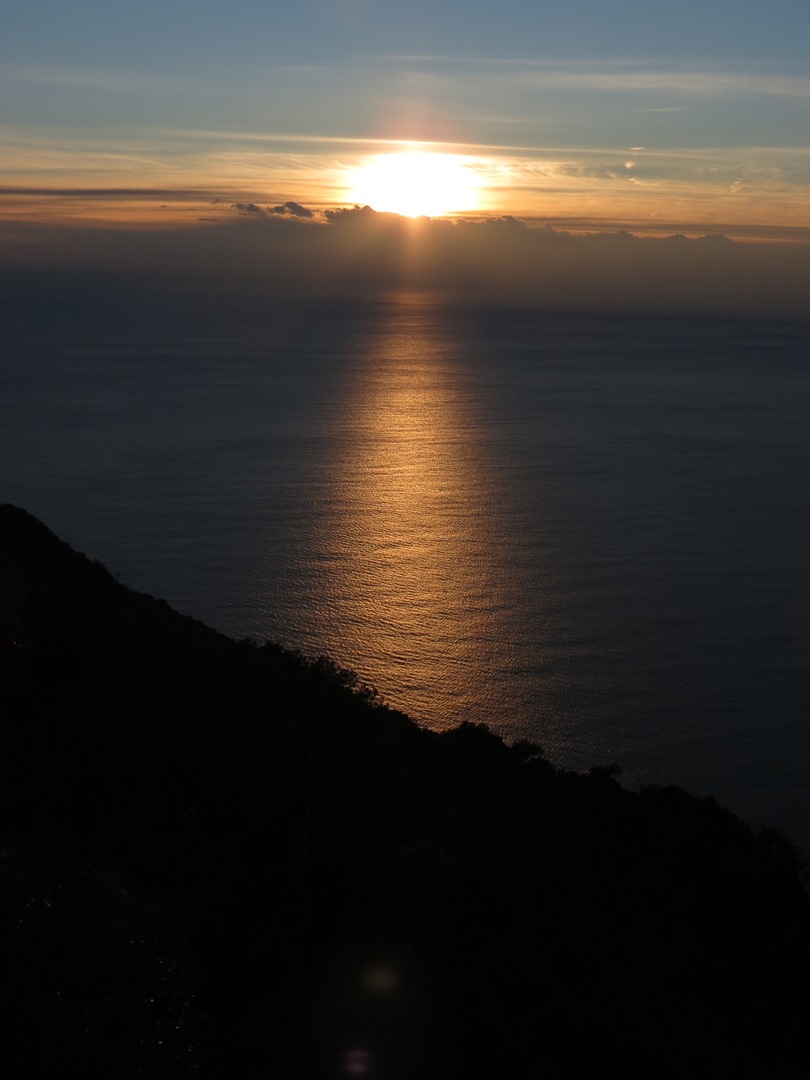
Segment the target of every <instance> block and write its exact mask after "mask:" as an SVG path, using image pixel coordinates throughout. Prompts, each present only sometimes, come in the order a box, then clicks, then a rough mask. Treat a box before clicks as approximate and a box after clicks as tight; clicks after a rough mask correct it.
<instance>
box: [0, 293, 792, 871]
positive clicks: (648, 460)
mask: <svg viewBox="0 0 810 1080" xmlns="http://www.w3.org/2000/svg"><path fill="white" fill-rule="evenodd" d="M6 286H7V287H6V288H5V290H4V291H5V296H6V303H5V304H4V314H3V320H2V321H3V326H2V330H1V331H0V334H2V363H1V364H0V501H3V502H10V503H14V504H17V505H20V506H23V507H25V508H26V509H27V510H29V511H31V512H32V513H34V514H35V515H37V516H38V517H40V518H41V519H42V520H43V521H44V522H45V523H46V524H47V525H48V526H49V527H50V528H52V529H53V530H54V531H55V532H56V533H57V534H58V535H60V536H61V537H62V538H63V539H65V540H67V541H68V542H69V543H70V544H71V545H72V546H73V547H75V548H77V549H79V550H82V551H84V552H86V553H87V554H88V555H90V556H91V557H93V558H96V559H100V560H101V561H103V562H104V563H105V565H106V566H107V567H108V568H109V569H110V571H111V572H112V573H113V574H115V575H116V576H117V577H118V578H119V580H120V581H122V582H123V583H125V584H126V585H128V586H131V587H132V588H134V589H137V590H140V591H144V592H148V593H151V594H153V595H155V596H158V597H163V598H165V599H166V600H167V601H168V602H169V603H170V604H172V605H173V606H174V607H176V608H177V609H179V610H180V611H182V612H184V613H186V614H189V615H193V616H195V617H197V618H199V619H202V620H204V621H205V622H207V623H208V624H210V625H211V626H213V627H216V628H217V629H219V630H221V631H224V632H225V633H227V634H229V635H232V636H233V637H235V638H243V637H251V638H254V639H256V640H258V641H263V640H265V639H273V640H277V641H280V642H282V643H283V644H285V645H287V646H290V647H294V648H296V649H300V650H301V651H303V652H304V653H306V654H309V655H317V654H327V655H329V656H331V657H332V658H333V659H334V660H336V661H337V662H338V663H339V664H341V665H342V666H345V667H348V668H351V669H353V670H354V671H356V672H357V673H358V675H359V676H360V678H361V679H362V680H363V681H364V682H366V683H368V684H370V685H373V686H374V687H376V688H377V689H378V691H379V693H380V694H381V695H382V697H383V698H384V700H385V701H386V702H388V703H389V704H390V705H391V706H393V707H395V708H398V709H402V710H404V711H406V712H407V713H408V714H409V715H411V716H412V717H413V718H414V719H415V720H416V721H417V722H419V723H420V724H424V725H427V726H429V727H432V728H446V727H448V726H450V725H453V724H456V723H458V722H460V721H463V720H469V721H475V722H481V723H485V724H487V725H489V726H490V727H491V728H492V729H493V730H494V731H496V732H498V733H499V734H500V735H502V736H503V737H504V738H506V739H508V740H514V739H518V738H522V739H529V740H531V741H533V742H535V743H537V744H539V745H540V746H541V747H542V748H543V749H544V751H545V753H546V754H547V755H548V756H549V757H550V758H551V760H552V761H554V762H555V763H556V764H558V765H559V766H561V767H564V768H569V769H577V770H584V769H588V768H590V767H592V766H606V765H609V764H613V763H615V764H616V765H617V766H618V767H619V768H620V769H621V775H620V779H621V782H622V783H625V784H626V785H628V786H629V787H634V788H638V787H640V786H642V785H645V784H677V785H680V786H683V787H685V788H687V789H688V790H689V791H691V792H692V793H694V794H696V795H700V796H711V797H713V798H715V799H717V800H718V801H719V802H721V803H722V804H724V805H726V806H728V807H729V808H730V809H732V810H734V811H735V812H736V813H738V814H740V815H741V816H742V817H743V818H744V819H745V820H747V821H748V822H750V823H751V824H752V825H753V826H755V827H759V826H766V827H769V828H778V829H781V830H783V831H785V832H786V833H787V834H788V836H789V837H791V838H792V839H793V840H794V841H795V842H797V843H798V844H799V845H800V846H802V847H803V848H805V849H806V850H808V851H810V544H809V543H808V541H809V540H810V484H809V483H808V471H809V470H808V466H809V465H810V422H809V421H810V323H808V322H804V323H802V322H793V323H791V322H785V321H763V320H751V319H745V318H742V317H741V318H734V319H731V318H708V317H706V318H688V317H676V316H673V315H671V314H669V315H666V314H664V315H654V314H646V315H631V314H627V313H622V314H618V313H613V314H611V313H605V314H599V313H577V312H550V311H544V310H542V309H528V308H509V307H504V306H498V307H495V306H493V307H486V306H482V305H476V306H465V305H464V304H459V303H454V304H449V303H442V302H440V301H437V300H433V299H431V298H426V297H417V296H408V295H403V296H397V295H394V296H389V297H386V298H383V299H381V298H379V297H377V298H369V299H364V300H358V301H351V302H349V301H341V302H337V301H324V300H301V299H298V300H296V299H293V300H291V299H280V298H273V297H272V296H265V295H260V294H255V293H253V294H249V295H248V294H244V295H243V294H237V293H235V292H232V293H231V294H229V295H217V294H214V293H211V294H207V295H206V296H204V297H200V296H195V295H194V293H193V292H192V291H189V290H185V291H184V290H182V289H180V288H179V287H178V288H176V289H172V288H171V287H168V286H165V285H163V284H161V285H160V287H158V285H157V284H156V283H154V282H152V283H146V282H144V281H134V282H133V281H121V280H106V281H101V280H96V281H93V280H91V279H87V278H81V279H79V280H78V283H77V280H74V279H68V278H64V279H58V280H56V279H48V280H42V279H40V278H37V277H36V275H33V276H31V277H29V278H26V279H25V280H24V281H23V282H22V283H19V282H17V283H16V284H13V285H12V286H10V287H9V286H8V282H6ZM481 797H482V798H486V793H485V792H482V795H481Z"/></svg>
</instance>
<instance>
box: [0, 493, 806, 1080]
mask: <svg viewBox="0 0 810 1080" xmlns="http://www.w3.org/2000/svg"><path fill="white" fill-rule="evenodd" d="M0 657H2V660H1V661H0V662H1V663H2V684H0V721H1V722H2V755H0V814H1V815H2V817H1V818H0V870H1V871H2V881H0V935H1V940H0V948H1V949H2V957H3V975H2V993H3V999H2V1007H3V1013H4V1015H5V1017H6V1020H7V1030H8V1031H10V1032H11V1033H12V1035H11V1036H10V1037H7V1038H6V1039H5V1040H4V1046H3V1053H2V1058H0V1061H2V1065H3V1071H4V1074H5V1075H6V1076H8V1077H9V1078H19V1080H23V1078H25V1080H27V1078H31V1080H33V1078H45V1077H47V1078H48V1080H54V1078H61V1077H63V1076H64V1077H68V1076H70V1077H82V1078H96V1077H98V1078H99V1080H100V1078H104V1080H118V1078H121V1080H124V1078H126V1080H133V1078H136V1077H142V1078H167V1080H174V1078H180V1077H184V1078H188V1077H200V1078H203V1077H205V1078H208V1077H210V1078H217V1080H219V1078H222V1080H225V1078H227V1080H234V1078H238V1080H253V1078H254V1077H255V1078H259V1077H261V1078H262V1080H267V1078H273V1077H278V1078H279V1080H288V1078H305V1080H309V1078H314V1080H320V1078H332V1077H346V1076H368V1077H373V1078H375V1080H417V1078H419V1080H422V1078H425V1080H427V1078H432V1077H435V1078H441V1080H456V1078H457V1080H475V1078H477V1077H482V1078H483V1077H487V1078H488V1080H490V1078H499V1077H504V1078H510V1080H523V1078H528V1077H533V1076H537V1077H544V1078H547V1080H556V1078H569V1077H571V1078H574V1077H586V1076H593V1075H597V1074H598V1073H601V1072H604V1071H609V1070H610V1069H611V1068H615V1069H617V1070H618V1071H619V1072H620V1073H621V1074H622V1075H623V1076H624V1077H642V1076H643V1077H654V1078H656V1080H665V1078H672V1080H676V1078H677V1080H685V1078H692V1077H712V1078H713V1080H722V1078H726V1077H729V1078H730V1077H739V1078H759V1077H762V1078H765V1077H768V1078H769V1080H773V1078H779V1080H785V1078H790V1077H797V1078H798V1077H802V1078H804V1077H806V1076H808V1075H810V1045H808V1040H807V1018H808V1016H810V989H808V979H807V972H808V970H810V901H809V900H808V896H807V894H806V892H805V890H804V888H803V885H802V877H801V873H802V864H801V860H800V858H799V856H798V854H797V853H796V851H795V850H794V849H793V848H792V846H791V844H790V843H789V842H788V841H787V840H786V839H785V838H784V837H782V836H781V835H779V834H776V833H772V832H763V833H758V834H755V833H753V832H752V831H751V829H750V828H749V827H748V826H747V825H745V824H744V823H743V822H741V821H740V820H739V819H738V818H736V817H735V816H734V815H733V814H731V813H729V812H728V811H726V810H724V809H722V808H721V807H720V806H718V805H717V804H716V803H715V802H714V801H713V800H711V799H696V798H693V797H692V796H690V795H688V794H686V793H685V792H683V791H681V790H679V789H676V788H647V789H644V790H642V791H641V792H631V791H627V790H625V789H624V788H623V787H621V785H620V784H619V783H617V781H616V780H615V778H614V777H613V776H611V775H610V773H609V772H608V771H605V770H598V769H594V770H592V771H591V772H590V773H589V774H587V775H579V774H574V773H567V772H563V771H561V770H559V769H556V768H555V767H554V766H552V765H551V764H550V763H549V762H548V761H547V760H546V759H545V758H544V757H543V754H542V752H541V751H540V749H539V748H538V747H536V746H532V745H530V744H527V743H519V744H516V745H513V746H507V745H506V744H504V743H503V742H502V741H501V740H500V739H499V738H498V737H497V736H495V735H494V734H492V733H491V732H490V731H488V730H487V729H486V728H484V727H481V726H477V725H473V724H464V725H462V726H461V727H459V728H456V729H454V730H452V731H448V732H446V733H442V734H437V733H434V732H431V731H427V730H425V729H422V728H419V727H418V726H417V725H416V724H414V723H413V722H412V721H411V720H409V719H408V718H407V717H406V716H404V715H403V714H402V713H398V712H395V711H393V710H390V709H388V708H387V707H386V706H385V705H384V704H383V703H382V702H381V701H380V700H379V699H378V698H377V696H376V695H375V694H374V692H373V691H371V690H369V689H368V688H365V687H362V686H359V685H358V683H357V679H356V678H355V677H354V676H353V675H352V673H350V672H346V671H343V670H341V669H340V668H338V667H337V666H335V665H334V664H333V663H331V662H330V661H327V660H323V659H321V660H315V661H312V660H307V659H304V658H303V657H301V656H299V655H297V654H295V653H291V652H288V651H285V650H284V649H282V648H280V647H279V646H277V645H273V644H267V645H264V646H261V647H260V646H257V645H255V644H252V643H249V642H240V643H237V642H234V641H232V640H230V639H229V638H226V637H224V636H222V635H221V634H218V633H216V632H215V631H213V630H211V629H209V628H208V627H206V626H203V625H202V624H201V623H199V622H196V621H194V620H193V619H189V618H187V617H184V616H182V615H179V614H177V613H176V612H174V611H173V610H171V609H170V608H169V607H168V605H167V604H165V603H164V602H162V601H158V600H154V599H153V598H151V597H149V596H145V595H142V594H139V593H135V592H132V591H130V590H128V589H126V588H125V587H124V586H122V585H120V584H119V583H118V582H116V581H115V580H114V578H113V577H112V576H111V575H110V574H109V573H108V572H107V571H106V570H105V569H104V567H102V566H101V565H100V564H99V563H95V562H91V561H90V560H88V559H87V558H85V557H84V556H83V555H80V554H78V553H76V552H74V551H73V550H72V549H71V548H69V547H68V546H67V544H65V543H63V542H62V541H60V540H59V539H57V537H55V536H54V535H53V534H52V533H51V532H49V531H48V529H47V528H46V527H45V526H44V525H42V524H41V523H40V522H39V521H37V520H36V519H35V518H33V517H31V516H30V515H28V514H27V513H26V512H25V511H23V510H20V509H17V508H15V507H12V506H4V507H0ZM472 677H474V673H471V678H472Z"/></svg>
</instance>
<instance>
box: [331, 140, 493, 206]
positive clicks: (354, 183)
mask: <svg viewBox="0 0 810 1080" xmlns="http://www.w3.org/2000/svg"><path fill="white" fill-rule="evenodd" d="M477 187H478V183H477V177H476V175H475V173H474V172H473V170H472V169H471V167H470V165H469V162H467V161H466V160H465V159H464V158H461V157H458V156H457V155H454V154H438V153H428V152H423V151H403V152H401V153H393V154H378V155H377V156H376V157H373V158H371V159H369V160H368V161H366V162H365V164H363V165H361V166H360V167H359V168H358V169H355V170H354V171H353V172H352V173H351V174H350V176H349V182H348V186H347V197H348V199H349V201H351V202H355V203H360V204H362V205H368V206H370V207H372V209H374V210H379V211H381V212H386V211H388V212H391V213H394V214H402V215H404V216H406V217H420V216H422V215H426V216H427V217H437V216H440V215H442V214H449V213H460V212H463V211H467V210H474V209H475V208H476V206H477V198H476V195H477Z"/></svg>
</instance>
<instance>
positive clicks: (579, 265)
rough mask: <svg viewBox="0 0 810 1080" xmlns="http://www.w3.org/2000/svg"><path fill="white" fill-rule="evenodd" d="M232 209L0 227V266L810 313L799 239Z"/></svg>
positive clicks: (314, 293)
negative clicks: (108, 224) (129, 220)
mask: <svg viewBox="0 0 810 1080" xmlns="http://www.w3.org/2000/svg"><path fill="white" fill-rule="evenodd" d="M229 215H231V216H227V217H220V218H219V220H213V221H212V220H206V221H204V223H200V224H199V225H198V226H197V227H196V228H190V227H186V228H176V229H162V230H145V229H141V230H123V229H114V228H107V229H81V228H62V229H56V228H50V227H48V228H45V227H39V228H38V227H36V226H17V227H16V228H12V227H11V226H5V228H4V229H3V227H1V226H0V235H3V237H4V239H7V240H9V241H10V242H9V243H7V244H5V245H4V247H3V254H2V255H0V266H1V267H2V268H3V269H5V270H9V269H15V268H21V267H28V268H32V269H34V268H42V269H47V268H51V269H59V270H68V269H70V270H74V271H79V270H82V269H85V270H88V271H104V272H110V273H112V272H129V273H130V274H132V273H134V274H136V275H140V274H144V275H147V276H148V277H149V278H150V279H153V280H156V279H158V278H163V279H165V278H170V279H173V281H174V283H175V284H177V283H183V284H185V285H186V286H187V287H188V288H190V289H198V290H200V291H203V292H204V291H207V290H215V291H216V290H222V289H225V290H230V289H238V290H246V291H250V292H254V291H260V292H261V291H266V292H268V293H272V294H274V295H277V296H284V295H290V296H296V297H303V298H306V297H313V298H321V297H329V298H335V299H341V298H346V299H358V298H367V297H368V298H371V297H377V296H380V295H386V294H406V293H414V294H420V293H421V294H428V295H431V296H435V297H439V298H447V299H453V300H466V301H472V302H493V303H507V304H509V303H520V304H526V303H528V304H533V305H537V306H539V307H543V308H548V309H553V310H590V311H595V310H602V311H608V310H616V311H625V312H632V311H639V312H653V311H661V312H680V313H684V314H703V313H705V314H735V315H740V314H741V315H777V316H781V317H790V318H807V317H808V315H810V245H809V244H803V243H795V244H776V243H739V242H732V241H731V240H728V239H727V238H725V237H723V236H712V235H708V236H704V237H701V238H697V239H686V238H685V237H682V236H671V237H667V238H639V237H636V236H633V235H632V234H630V233H627V232H617V233H609V234H605V233H603V234H593V235H572V234H569V233H566V232H561V231H557V230H554V229H552V228H550V227H548V226H545V227H539V228H538V227H533V226H529V225H527V224H525V223H523V222H520V221H517V220H515V219H512V218H508V217H507V218H501V219H498V220H492V221H464V220H456V221H450V220H442V219H433V220H431V219H420V220H416V221H412V220H410V219H408V218H402V217H399V216H397V215H395V214H378V213H376V212H375V211H373V210H371V209H369V208H368V207H364V208H354V209H352V210H331V211H325V212H314V211H311V210H309V209H307V208H306V207H304V206H302V205H301V204H299V203H296V202H287V203H285V204H283V205H280V206H273V207H260V206H258V205H257V204H256V203H245V204H238V205H236V206H233V207H231V208H229ZM12 234H13V235H12Z"/></svg>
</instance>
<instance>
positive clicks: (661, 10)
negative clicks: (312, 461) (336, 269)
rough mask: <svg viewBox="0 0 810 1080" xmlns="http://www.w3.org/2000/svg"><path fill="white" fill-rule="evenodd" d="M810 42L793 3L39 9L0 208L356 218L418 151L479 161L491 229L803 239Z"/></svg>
mask: <svg viewBox="0 0 810 1080" xmlns="http://www.w3.org/2000/svg"><path fill="white" fill-rule="evenodd" d="M809 48H810V5H808V4H807V3H806V2H803V3H799V2H795V0H777V2H775V3H771V4H770V5H769V6H767V7H766V6H764V5H762V4H760V3H752V2H746V0H743V2H738V3H731V2H727V0H714V2H712V0H704V2H703V3H697V2H693V0H685V2H682V3H680V4H678V5H674V4H654V3H651V2H650V0H646V2H641V0H617V2H613V3H610V4H607V3H605V2H604V0H601V2H598V3H597V2H596V0H565V2H563V0H549V2H546V3H537V2H535V3H522V2H512V3H509V2H507V3H503V4H501V5H500V6H499V7H496V6H494V5H492V4H489V3H488V4H483V3H479V2H467V3H457V2H449V3H448V2H445V3H438V4H437V3H425V2H423V0H414V2H410V3H407V4H403V3H387V2H386V3H380V2H374V0H346V2H335V0H320V2H305V3H299V4H296V5H291V4H274V3H270V4H268V3H266V2H265V3H259V2H256V0H236V2H231V3H228V4H226V3H217V2H214V0H162V2H160V3H157V2H155V0H139V2H138V3H133V2H131V0H130V2H128V3H123V2H121V0H106V2H105V3H100V2H97V0H71V2H70V3H67V2H65V0H58V2H57V0H28V2H27V3H26V4H25V5H22V4H20V5H15V6H14V7H13V8H11V9H10V10H8V11H7V12H6V13H5V14H4V18H3V35H2V38H0V188H5V189H6V191H5V195H4V196H3V200H2V203H1V204H0V214H3V215H4V216H6V217H8V216H12V217H22V218H25V216H26V214H29V213H30V214H34V215H36V216H38V217H41V216H42V215H43V214H45V215H46V216H48V215H53V216H58V215H59V214H60V213H62V214H64V215H66V216H67V218H68V219H72V218H74V217H76V216H78V217H79V218H81V220H89V219H90V218H91V217H93V214H95V216H96V217H97V218H98V219H99V220H100V221H101V220H106V219H107V218H108V217H109V216H110V214H112V213H113V209H114V200H113V199H112V198H111V197H110V196H108V197H106V198H105V200H104V201H103V204H102V203H101V202H97V203H95V204H94V207H93V208H91V207H90V205H89V198H90V194H89V193H90V192H91V191H98V192H107V193H109V192H112V191H113V190H120V189H127V190H128V191H131V190H133V189H142V190H143V192H144V193H145V194H150V193H151V195H153V196H154V199H160V200H161V205H163V206H164V207H165V205H166V204H167V203H168V204H171V205H173V206H176V208H177V212H178V213H181V212H182V209H183V207H188V210H189V213H197V212H198V210H199V206H200V205H202V204H205V203H206V201H208V202H210V199H211V198H220V199H226V200H227V199H228V198H229V197H232V198H233V199H256V200H260V201H261V200H264V201H268V202H275V201H280V202H283V201H285V200H286V199H296V200H298V201H302V202H306V203H308V204H312V205H316V206H327V205H337V204H341V203H345V202H346V201H347V199H348V191H349V184H348V177H349V176H350V175H351V174H352V171H353V170H355V169H357V168H358V167H360V166H361V165H362V163H363V161H364V160H366V159H367V158H368V156H369V155H372V154H382V153H388V152H390V151H391V150H392V149H394V148H395V147H396V145H397V141H398V140H403V141H407V142H408V143H418V144H420V145H422V146H424V147H425V148H427V149H433V150H438V151H441V152H452V153H454V154H457V155H461V156H463V158H464V161H465V162H466V163H467V164H466V166H465V167H469V168H470V169H471V170H473V171H474V172H475V175H476V177H478V178H479V180H480V184H481V192H482V194H481V198H480V202H479V205H478V209H479V210H480V211H481V212H483V213H499V212H510V213H516V214H520V215H523V216H527V217H530V218H531V217H536V218H543V217H547V218H549V219H554V220H558V219H560V220H561V219H565V218H577V217H580V218H582V219H583V220H584V221H591V220H593V219H596V218H604V219H606V220H611V221H613V220H615V221H620V222H623V223H629V224H633V223H636V224H638V225H640V226H644V225H647V226H648V227H649V226H650V224H651V223H654V222H655V221H657V220H663V219H666V220H667V221H669V220H680V221H684V222H686V223H689V222H696V223H707V224H709V225H718V226H721V225H722V226H725V225H728V224H730V223H731V224H735V223H736V224H738V225H752V226H772V227H780V226H782V227H785V228H792V229H797V228H802V227H803V226H806V225H808V224H810V153H808V141H809V140H808V135H809V134H810V123H808V118H809V117H810V61H809V60H808V55H809V53H808V49H809ZM70 189H75V190H76V192H77V193H78V194H77V199H78V200H79V202H78V203H77V202H76V200H73V201H71V199H70V198H69V196H68V195H65V194H60V195H54V196H53V198H50V200H49V197H48V196H47V195H46V194H43V192H47V191H51V192H54V191H59V192H65V191H66V190H67V191H69V190H70ZM43 200H45V202H43ZM48 200H49V201H48ZM54 200H55V201H54ZM137 201H138V200H137V198H135V196H132V197H131V198H130V202H129V204H127V201H126V200H124V199H122V200H119V203H118V204H115V207H116V209H115V213H118V214H119V216H121V217H122V218H131V219H132V220H134V219H135V218H137V216H138V213H139V211H138V210H137V206H136V203H137ZM46 203H47V205H46ZM79 203H80V209H77V207H78V206H79Z"/></svg>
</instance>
